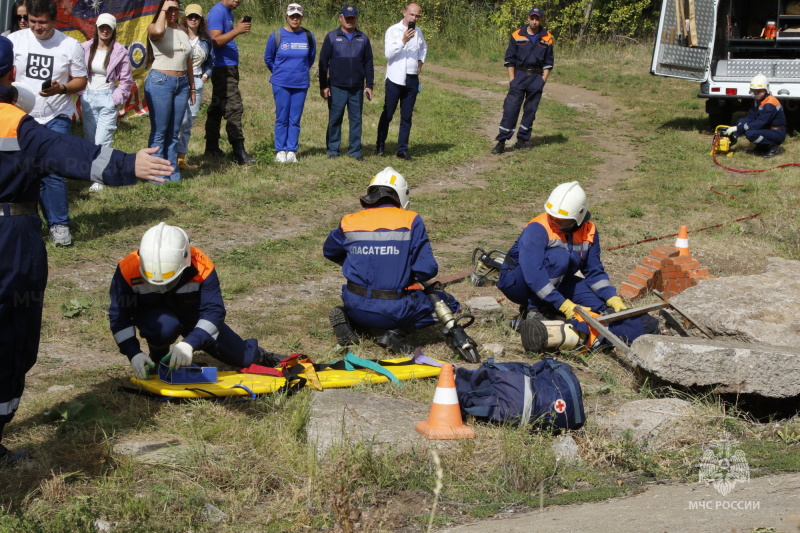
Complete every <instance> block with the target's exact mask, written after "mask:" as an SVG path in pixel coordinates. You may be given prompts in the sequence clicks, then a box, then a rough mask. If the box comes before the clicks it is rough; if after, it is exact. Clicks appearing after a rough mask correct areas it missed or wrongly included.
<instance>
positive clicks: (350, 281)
mask: <svg viewBox="0 0 800 533" xmlns="http://www.w3.org/2000/svg"><path fill="white" fill-rule="evenodd" d="M408 202H409V191H408V183H406V180H405V178H403V176H402V175H401V174H400V173H399V172H397V171H396V170H394V169H393V168H391V167H386V168H385V169H383V170H382V171H380V172H379V173H378V174H376V175H375V177H374V178H372V181H371V182H370V184H369V186H368V187H367V194H365V195H364V196H362V197H361V206H362V207H363V208H364V209H362V210H361V211H358V212H356V213H352V214H349V215H345V216H344V217H343V218H342V220H341V222H340V223H339V227H337V228H336V229H334V230H333V231H331V232H330V234H329V235H328V238H327V240H326V241H325V244H324V246H323V248H322V253H323V254H324V255H325V258H326V259H328V260H330V261H333V262H334V263H336V264H337V265H341V266H342V274H344V277H345V278H347V284H346V285H345V286H343V287H342V302H343V303H344V306H337V307H334V308H333V309H331V312H330V315H329V319H330V322H331V326H333V332H334V334H335V335H336V341H337V342H338V343H339V345H340V346H349V345H353V344H358V343H359V338H358V335H356V333H355V331H354V330H353V326H358V327H361V328H374V329H377V330H380V331H381V334H380V336H379V337H378V339H377V340H376V341H375V342H376V343H377V344H378V345H379V346H381V347H383V348H387V349H389V350H393V351H403V350H404V349H405V348H406V343H405V339H406V335H407V334H408V333H410V332H411V331H412V330H415V329H419V328H425V327H428V326H432V325H434V324H438V322H439V321H438V319H437V318H436V314H435V313H434V309H433V304H432V303H431V301H430V299H428V297H427V296H426V295H425V294H424V293H423V292H422V291H421V290H417V289H408V287H409V286H410V285H412V284H413V283H415V282H416V281H428V280H430V279H432V278H433V277H434V276H436V274H437V273H438V272H439V265H438V264H437V263H436V259H435V258H434V257H433V248H431V243H430V241H429V240H428V232H427V231H426V230H425V223H424V222H423V221H422V217H421V216H420V215H419V214H418V213H415V212H414V211H410V210H409V209H408ZM436 293H437V294H438V295H439V297H440V298H441V299H442V301H444V302H445V303H447V305H448V306H449V307H450V310H451V311H452V312H453V313H457V312H459V311H460V310H461V307H460V305H459V303H458V302H457V301H456V299H455V298H453V296H451V295H450V294H447V293H446V292H443V291H436ZM351 324H352V325H351Z"/></svg>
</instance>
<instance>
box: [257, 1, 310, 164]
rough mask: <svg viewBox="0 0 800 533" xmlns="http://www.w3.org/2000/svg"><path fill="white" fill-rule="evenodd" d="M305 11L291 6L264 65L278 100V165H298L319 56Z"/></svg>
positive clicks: (272, 39)
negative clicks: (312, 74) (305, 22)
mask: <svg viewBox="0 0 800 533" xmlns="http://www.w3.org/2000/svg"><path fill="white" fill-rule="evenodd" d="M302 22H303V8H302V6H300V5H299V4H289V6H288V7H287V9H286V25H285V26H284V27H283V28H279V29H277V30H275V31H274V32H273V33H272V35H270V36H269V39H268V40H267V48H266V50H265V51H264V62H265V63H266V64H267V68H268V69H269V71H270V72H271V73H272V76H271V77H270V79H269V81H270V83H272V94H273V96H274V97H275V151H276V152H277V155H276V156H275V161H277V162H278V163H296V162H297V149H298V147H299V145H298V139H299V138H300V118H301V117H302V116H303V106H305V103H306V93H308V88H309V86H310V85H311V79H310V76H309V70H310V69H311V65H313V64H314V59H315V58H316V55H317V45H316V42H315V41H314V35H313V34H312V33H311V32H309V31H308V30H306V29H304V28H303V27H302V26H301V25H300V24H301V23H302Z"/></svg>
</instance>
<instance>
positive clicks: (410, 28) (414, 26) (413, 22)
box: [408, 20, 417, 30]
mask: <svg viewBox="0 0 800 533" xmlns="http://www.w3.org/2000/svg"><path fill="white" fill-rule="evenodd" d="M416 27H417V23H416V22H415V21H413V20H412V21H411V22H409V23H408V29H409V30H413V29H414V28H416Z"/></svg>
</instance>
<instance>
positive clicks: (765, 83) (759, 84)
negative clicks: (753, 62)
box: [750, 74, 770, 94]
mask: <svg viewBox="0 0 800 533" xmlns="http://www.w3.org/2000/svg"><path fill="white" fill-rule="evenodd" d="M760 89H765V90H766V91H767V94H770V92H769V80H768V79H767V77H766V76H764V75H763V74H758V75H756V77H755V78H753V81H751V82H750V92H751V93H752V92H753V91H757V90H760Z"/></svg>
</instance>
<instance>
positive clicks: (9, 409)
mask: <svg viewBox="0 0 800 533" xmlns="http://www.w3.org/2000/svg"><path fill="white" fill-rule="evenodd" d="M17 407H19V398H13V399H11V400H9V401H7V402H2V403H0V416H6V415H10V414H11V413H13V412H14V411H16V410H17Z"/></svg>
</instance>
